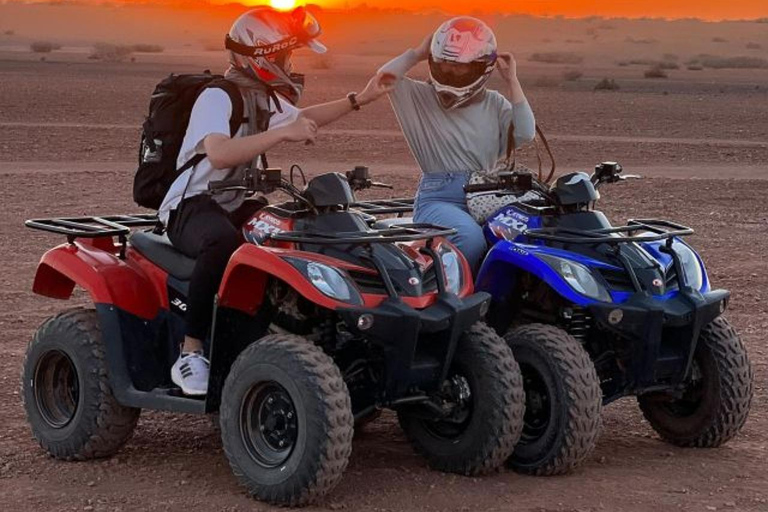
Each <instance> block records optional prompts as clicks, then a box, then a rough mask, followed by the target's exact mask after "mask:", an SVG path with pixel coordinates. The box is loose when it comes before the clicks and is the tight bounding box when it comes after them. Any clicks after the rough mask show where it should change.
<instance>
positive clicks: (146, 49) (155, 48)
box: [131, 44, 165, 53]
mask: <svg viewBox="0 0 768 512" xmlns="http://www.w3.org/2000/svg"><path fill="white" fill-rule="evenodd" d="M131 50H132V51H134V52H136V53H163V52H164V51H165V48H163V47H162V46H160V45H159V44H134V45H133V46H131Z"/></svg>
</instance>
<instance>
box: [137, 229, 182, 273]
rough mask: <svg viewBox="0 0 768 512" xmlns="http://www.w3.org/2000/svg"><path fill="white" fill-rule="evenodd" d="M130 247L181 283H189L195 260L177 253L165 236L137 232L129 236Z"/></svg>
mask: <svg viewBox="0 0 768 512" xmlns="http://www.w3.org/2000/svg"><path fill="white" fill-rule="evenodd" d="M130 242H131V246H132V247H133V248H134V249H136V250H137V251H139V252H140V253H141V254H142V255H144V256H145V257H146V258H147V259H148V260H149V261H151V262H152V263H154V264H155V265H157V266H158V267H160V268H161V269H163V270H165V271H166V272H168V273H169V274H170V275H172V276H173V277H175V278H176V279H180V280H181V281H189V279H190V278H191V277H192V270H193V269H194V268H195V260H193V259H192V258H189V257H187V256H185V255H184V254H182V253H181V252H179V250H178V249H176V248H175V247H174V246H173V244H172V243H171V241H170V240H169V239H168V237H167V236H165V235H156V234H154V233H152V232H149V231H139V232H138V233H134V234H133V235H131V239H130Z"/></svg>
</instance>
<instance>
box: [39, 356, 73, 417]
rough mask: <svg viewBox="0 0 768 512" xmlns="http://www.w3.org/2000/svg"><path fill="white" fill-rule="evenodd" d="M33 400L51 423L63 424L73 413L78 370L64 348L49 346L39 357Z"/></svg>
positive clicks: (42, 414) (41, 413)
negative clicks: (50, 348)
mask: <svg viewBox="0 0 768 512" xmlns="http://www.w3.org/2000/svg"><path fill="white" fill-rule="evenodd" d="M33 385H34V389H35V402H36V405H37V410H38V411H40V415H41V416H42V417H43V420H44V421H45V422H46V423H47V424H48V425H49V426H51V427H53V428H56V429H59V428H64V427H66V426H67V425H68V424H69V422H70V421H72V419H73V418H74V417H75V413H76V412H77V404H78V402H79V401H80V385H79V382H78V378H77V370H76V369H75V365H74V364H73V363H72V360H71V359H70V358H69V356H68V355H66V354H65V353H64V352H61V351H59V350H51V351H50V352H47V353H45V354H44V355H43V356H42V357H41V358H40V359H39V361H38V363H37V367H36V368H35V376H34V383H33Z"/></svg>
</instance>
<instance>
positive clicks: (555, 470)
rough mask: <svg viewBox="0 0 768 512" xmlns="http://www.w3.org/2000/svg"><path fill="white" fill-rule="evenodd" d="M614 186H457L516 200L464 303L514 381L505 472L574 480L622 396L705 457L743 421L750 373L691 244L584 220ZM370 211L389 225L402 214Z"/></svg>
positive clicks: (664, 232)
mask: <svg viewBox="0 0 768 512" xmlns="http://www.w3.org/2000/svg"><path fill="white" fill-rule="evenodd" d="M621 173H622V168H621V166H620V165H618V164H616V163H614V162H606V163H603V164H600V165H598V166H597V167H596V169H595V173H594V174H593V175H592V176H589V175H587V174H586V173H583V172H576V173H571V174H567V175H564V176H562V177H560V178H559V179H558V180H557V181H556V182H555V184H554V185H553V186H549V185H547V184H544V183H542V182H540V181H538V180H537V179H535V178H534V177H533V175H532V174H530V173H527V172H511V173H502V174H501V175H500V176H499V182H498V183H495V184H482V185H468V186H467V191H468V192H482V191H495V193H496V194H497V195H500V196H511V197H512V198H513V199H515V200H516V202H514V203H511V204H509V205H507V206H505V207H503V208H501V209H499V210H498V211H497V212H496V213H494V214H493V215H491V216H490V217H489V218H488V221H487V222H486V224H485V226H484V231H485V234H486V238H487V240H488V242H489V247H490V250H489V252H488V254H487V256H486V258H485V260H484V262H483V264H482V266H481V268H480V270H479V272H478V275H477V279H476V290H477V291H486V292H489V293H490V294H491V295H492V296H493V303H492V306H491V309H490V311H489V313H488V318H487V321H488V323H489V324H490V325H492V326H493V327H494V328H495V329H496V330H497V331H498V332H499V333H501V334H503V335H504V337H505V339H506V340H507V343H508V344H509V345H510V346H511V347H512V349H513V352H514V355H515V359H517V361H518V363H519V365H520V369H521V372H522V374H523V379H524V386H525V391H526V412H525V419H524V428H523V434H522V438H521V441H520V443H519V444H518V445H517V447H516V448H515V452H514V453H513V455H512V456H511V458H510V459H509V461H508V463H509V465H510V466H511V467H512V468H514V469H515V470H517V471H520V472H522V473H527V474H535V475H554V474H561V473H566V472H568V471H570V470H572V469H573V468H574V467H576V466H577V465H578V464H579V463H580V462H582V461H583V460H584V459H585V458H586V457H587V456H588V455H589V454H590V453H591V452H592V450H593V448H594V446H595V443H596V440H597V437H598V434H599V431H600V414H601V407H602V405H604V404H608V403H610V402H613V401H615V400H617V399H619V398H621V397H624V396H628V395H635V396H637V400H638V403H639V405H640V409H641V411H642V413H643V415H644V416H645V418H646V419H647V420H648V422H649V423H650V425H651V427H652V428H653V429H654V430H655V431H656V432H657V433H658V434H659V435H660V436H661V437H662V438H663V439H664V440H665V441H668V442H670V443H672V444H675V445H677V446H696V447H715V446H719V445H721V444H723V443H725V442H726V441H728V440H729V439H731V438H733V437H734V436H735V435H736V434H737V433H738V432H739V430H740V429H741V427H742V426H743V424H744V422H745V420H746V418H747V415H748V412H749V408H750V402H751V399H752V380H753V373H752V369H751V366H750V363H749V359H748V357H747V352H746V349H745V347H744V345H743V343H742V342H741V339H740V338H739V335H738V333H737V332H736V331H735V330H734V328H733V327H732V326H731V325H730V324H729V323H728V321H727V320H726V319H725V317H723V316H722V315H723V313H724V312H725V310H726V307H727V305H728V299H729V296H730V293H729V292H728V291H725V290H713V289H712V288H711V286H710V282H709V279H708V276H707V272H706V270H705V268H704V264H703V262H702V260H701V258H700V257H699V255H698V254H697V253H696V252H695V251H694V250H693V249H692V248H691V247H690V246H689V245H688V244H687V243H686V242H684V241H683V238H684V237H686V236H689V235H692V234H693V230H692V229H690V228H688V227H685V226H681V225H678V224H675V223H673V222H669V221H665V220H633V221H630V222H628V223H627V224H626V225H624V226H618V227H615V226H612V225H611V224H610V222H609V221H608V219H607V218H606V216H605V215H604V214H603V213H602V212H600V211H598V210H595V202H596V201H597V200H598V199H599V197H600V195H599V193H598V191H597V190H598V188H600V187H601V186H602V185H605V184H609V183H618V182H620V181H623V180H625V179H627V178H628V177H629V176H623V175H622V174H621ZM384 203H386V202H384ZM386 206H389V209H388V210H387V209H386V208H385V207H386ZM363 207H365V205H363ZM377 208H379V212H375V211H372V213H381V212H387V211H389V212H397V213H400V212H402V211H403V210H405V209H406V203H405V201H403V200H394V201H390V202H389V203H388V204H383V205H382V204H379V205H378V206H377ZM374 210H375V209H374ZM403 220H404V219H403ZM397 221H401V219H397V220H396V221H395V222H397ZM389 222H390V223H391V222H392V221H389Z"/></svg>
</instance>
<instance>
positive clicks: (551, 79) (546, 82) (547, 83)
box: [533, 76, 562, 87]
mask: <svg viewBox="0 0 768 512" xmlns="http://www.w3.org/2000/svg"><path fill="white" fill-rule="evenodd" d="M561 83H562V80H561V79H560V78H558V77H556V76H540V77H538V78H537V79H536V81H535V82H534V83H533V84H534V85H535V86H536V87H560V84H561Z"/></svg>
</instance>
